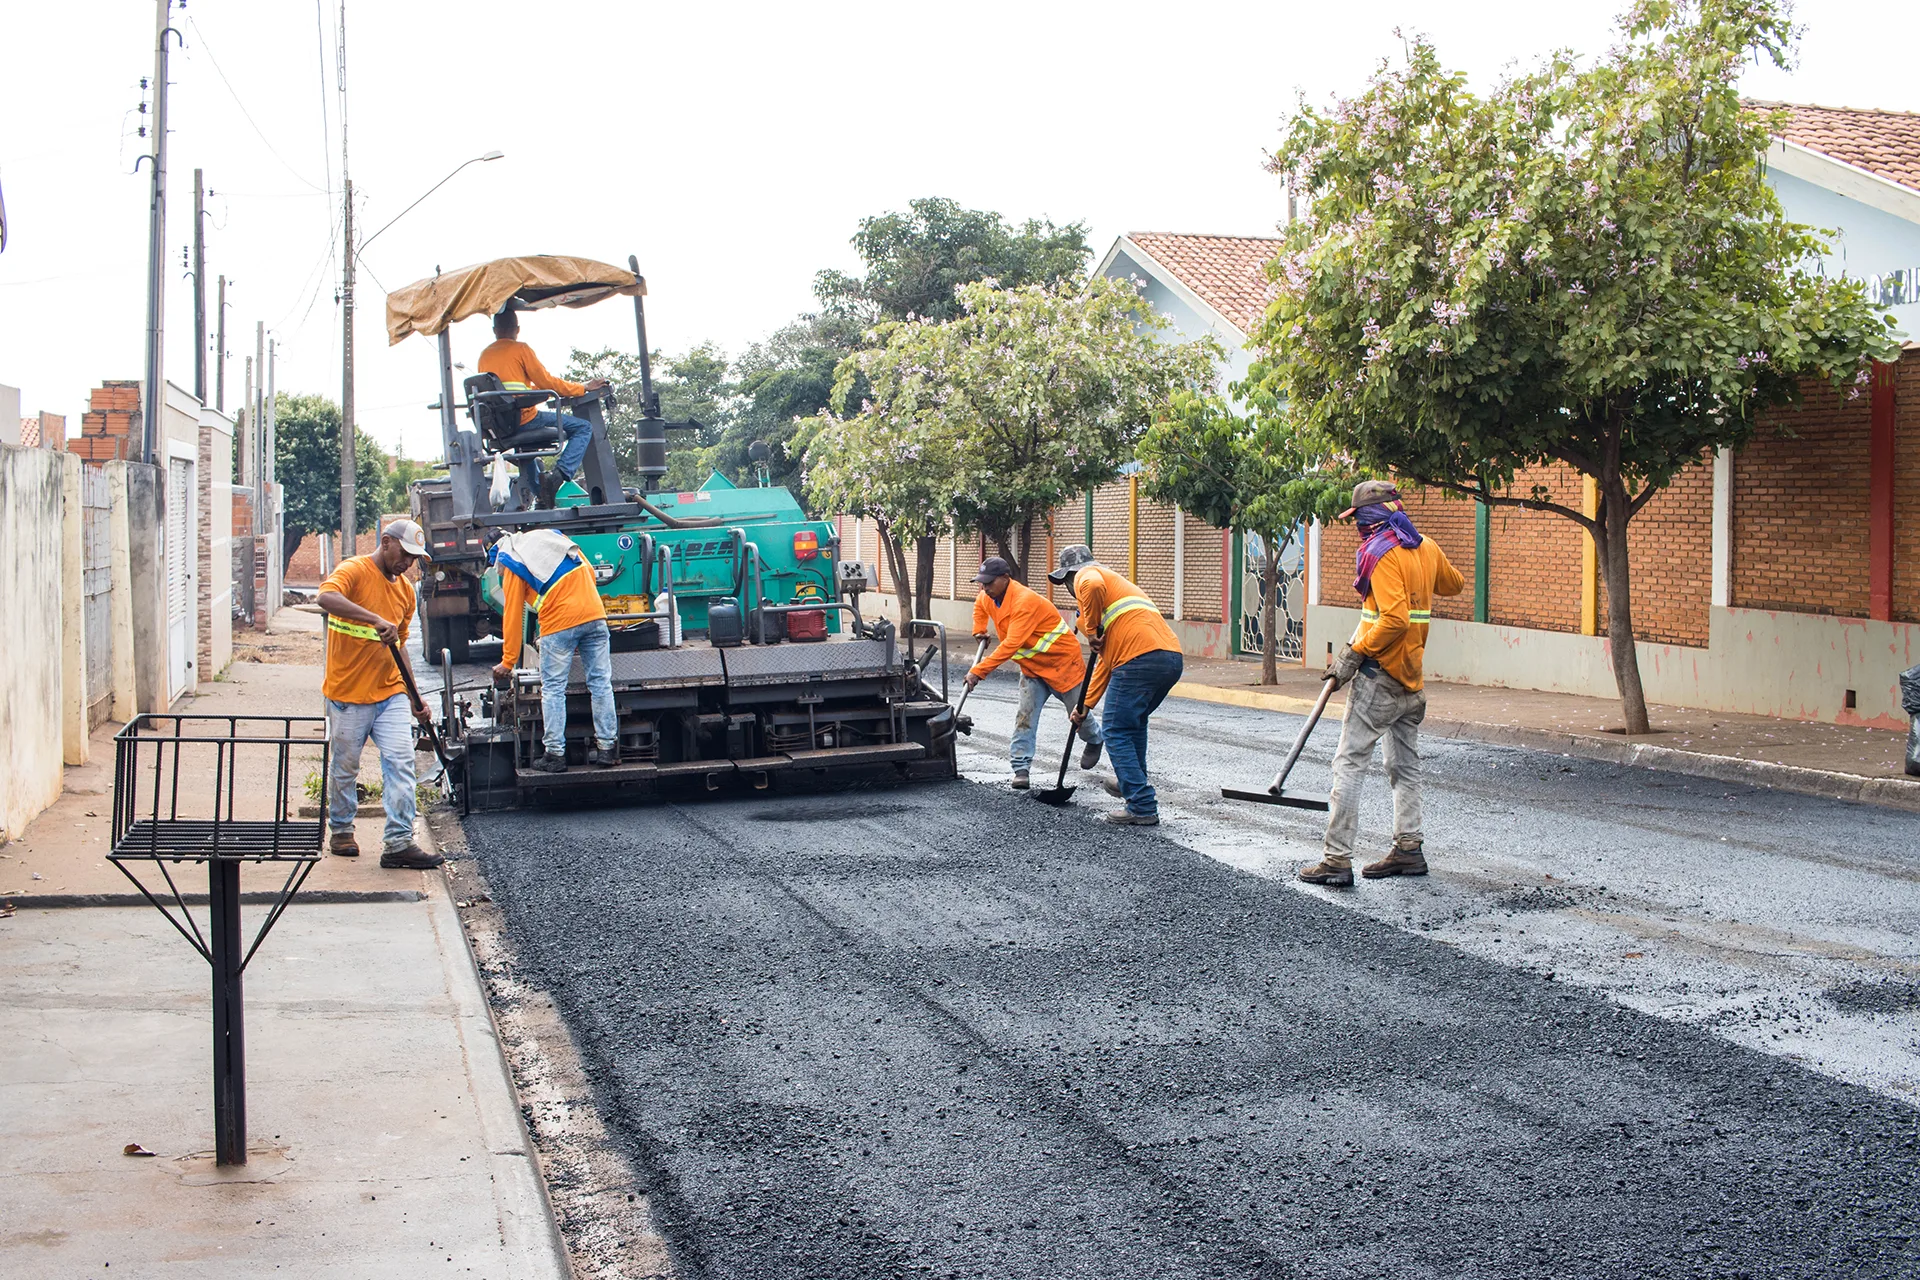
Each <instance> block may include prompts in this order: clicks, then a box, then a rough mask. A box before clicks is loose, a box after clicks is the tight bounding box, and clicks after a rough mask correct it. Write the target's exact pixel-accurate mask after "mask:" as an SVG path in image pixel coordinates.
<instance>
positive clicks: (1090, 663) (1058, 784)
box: [1033, 653, 1100, 809]
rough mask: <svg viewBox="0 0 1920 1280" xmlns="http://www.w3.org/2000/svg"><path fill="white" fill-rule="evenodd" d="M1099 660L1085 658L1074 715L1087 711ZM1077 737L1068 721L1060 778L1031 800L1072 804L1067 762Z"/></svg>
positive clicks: (1095, 656)
mask: <svg viewBox="0 0 1920 1280" xmlns="http://www.w3.org/2000/svg"><path fill="white" fill-rule="evenodd" d="M1099 658H1100V655H1099V654H1098V653H1094V654H1091V655H1089V656H1088V658H1087V675H1086V678H1085V679H1084V680H1082V681H1081V682H1080V696H1079V697H1077V698H1075V699H1074V700H1073V709H1074V712H1075V713H1076V714H1078V713H1079V712H1082V711H1085V710H1086V709H1087V688H1088V686H1090V685H1091V684H1092V683H1093V668H1094V664H1095V663H1096V662H1098V661H1099ZM1040 705H1041V706H1043V707H1044V706H1045V705H1046V703H1045V702H1042V703H1041V704H1040ZM1077 736H1078V735H1077V734H1075V733H1074V731H1073V722H1072V721H1068V722H1067V746H1066V750H1064V751H1062V752H1061V753H1060V776H1059V777H1058V778H1056V779H1054V783H1053V785H1052V786H1051V787H1042V788H1041V789H1040V790H1038V791H1036V792H1034V793H1033V798H1034V799H1035V800H1038V801H1039V802H1040V803H1041V804H1050V805H1052V806H1053V807H1054V808H1056V809H1064V808H1066V807H1067V806H1068V805H1069V804H1072V803H1073V793H1074V791H1075V790H1077V788H1076V787H1069V786H1067V785H1066V781H1067V761H1069V760H1071V759H1073V740H1074V738H1075V737H1077Z"/></svg>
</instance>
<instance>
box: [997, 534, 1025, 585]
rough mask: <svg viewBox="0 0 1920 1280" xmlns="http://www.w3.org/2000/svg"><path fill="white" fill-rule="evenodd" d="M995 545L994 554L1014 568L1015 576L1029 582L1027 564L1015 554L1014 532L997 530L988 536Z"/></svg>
mask: <svg viewBox="0 0 1920 1280" xmlns="http://www.w3.org/2000/svg"><path fill="white" fill-rule="evenodd" d="M987 538H988V539H989V540H990V541H991V542H992V543H993V554H995V555H997V556H999V557H1000V558H1001V559H1002V560H1005V561H1006V562H1007V563H1008V564H1010V565H1012V566H1013V576H1014V577H1015V578H1017V579H1018V580H1019V581H1021V582H1025V581H1026V580H1027V562H1026V561H1025V560H1022V559H1021V558H1020V557H1019V556H1017V555H1015V554H1014V553H1013V530H1011V529H995V530H993V531H992V532H991V533H989V534H987Z"/></svg>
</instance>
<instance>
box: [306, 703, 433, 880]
mask: <svg viewBox="0 0 1920 1280" xmlns="http://www.w3.org/2000/svg"><path fill="white" fill-rule="evenodd" d="M368 738H372V739H373V745H374V746H375V747H376V748H378V749H379V752H380V789H381V799H382V800H383V801H384V802H385V804H386V809H387V829H386V832H385V835H384V841H385V844H386V847H387V848H388V849H404V848H406V847H407V846H408V845H410V844H412V843H413V814H414V795H413V787H414V773H413V710H412V708H411V706H410V705H409V704H408V702H407V695H406V694H404V693H396V694H394V695H393V696H392V697H391V698H388V699H387V700H386V701H385V702H335V701H334V700H333V699H332V698H328V699H327V742H328V745H329V746H330V747H331V748H332V753H333V758H332V762H331V763H330V764H329V765H328V766H327V825H328V826H330V827H331V828H332V829H333V830H335V831H351V830H353V815H354V814H355V813H356V812H358V811H359V808H360V795H359V792H358V791H357V790H356V789H355V785H354V784H355V782H356V781H357V780H358V779H359V777H360V750H361V748H362V747H365V746H366V745H367V739H368Z"/></svg>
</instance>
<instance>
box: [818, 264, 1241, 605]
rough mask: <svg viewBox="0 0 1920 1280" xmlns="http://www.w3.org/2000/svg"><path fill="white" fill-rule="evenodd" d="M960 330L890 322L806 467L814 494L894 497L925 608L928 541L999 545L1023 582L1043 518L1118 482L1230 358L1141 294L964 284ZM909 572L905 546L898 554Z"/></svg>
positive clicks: (1117, 286)
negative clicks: (1188, 338)
mask: <svg viewBox="0 0 1920 1280" xmlns="http://www.w3.org/2000/svg"><path fill="white" fill-rule="evenodd" d="M959 303H960V312H959V314H958V315H957V316H956V317H955V318H954V319H952V320H950V321H947V322H945V323H936V322H933V321H929V320H911V321H893V322H889V323H885V324H882V325H880V326H878V327H877V328H876V329H875V330H874V331H873V339H874V341H875V342H876V344H877V345H876V346H875V347H874V348H873V349H871V350H867V351H861V352H857V353H855V354H854V355H852V356H850V357H848V358H847V359H846V360H844V361H842V362H841V364H840V369H839V372H838V377H837V381H836V384H835V397H836V406H835V407H836V409H837V410H838V411H839V412H840V413H842V414H844V413H846V411H847V406H848V404H849V402H850V401H851V398H852V392H853V387H854V383H855V380H856V379H857V378H859V377H860V376H862V375H864V376H865V377H866V379H867V380H868V384H869V393H868V396H867V398H866V399H864V400H863V401H862V402H861V404H860V405H859V411H858V412H857V413H856V414H854V415H853V416H852V417H851V418H849V419H847V420H846V423H848V424H851V425H844V424H833V425H830V426H827V427H825V428H823V429H822V430H821V432H820V435H819V437H818V439H819V441H820V442H821V443H822V444H825V445H827V446H829V447H828V448H827V449H826V451H825V452H823V453H822V455H821V457H820V458H819V460H818V462H817V463H816V461H815V459H814V458H813V457H812V455H811V454H810V455H809V458H808V477H809V488H810V491H812V492H814V493H815V494H816V497H817V499H819V500H823V501H826V500H830V498H839V497H845V496H854V497H857V496H858V495H859V494H860V493H861V492H866V493H869V494H872V495H875V500H883V501H884V500H886V499H887V498H889V497H890V496H891V495H895V494H901V495H911V496H912V498H913V501H912V502H911V503H908V502H906V501H904V500H901V501H894V502H890V503H889V505H888V516H889V524H890V526H891V528H892V531H893V533H894V534H896V535H899V534H909V535H912V536H915V537H919V538H924V539H926V541H924V542H922V544H921V546H922V550H921V559H922V564H921V565H920V566H919V567H920V568H922V569H923V570H924V571H923V572H922V573H920V575H919V579H918V580H916V584H915V586H916V591H915V595H916V599H915V604H916V606H917V607H918V608H919V609H920V610H924V609H925V608H926V607H927V605H928V603H929V599H930V592H931V588H932V555H931V550H932V543H931V538H930V537H929V535H931V534H937V533H938V532H939V531H940V530H941V529H942V528H944V527H946V525H947V524H948V523H949V522H951V523H953V524H955V525H957V526H958V527H959V528H961V529H967V530H977V531H979V532H980V533H983V534H985V535H986V536H987V537H989V538H991V539H992V540H993V542H994V545H995V547H996V548H997V549H998V551H999V553H1000V554H1001V555H1004V556H1005V557H1006V558H1007V559H1008V560H1009V561H1011V562H1012V563H1013V565H1014V567H1015V571H1016V573H1017V574H1018V575H1019V576H1020V577H1021V578H1022V579H1023V580H1024V578H1025V577H1026V575H1027V571H1028V568H1029V562H1030V558H1031V555H1032V550H1033V529H1034V523H1035V521H1036V520H1038V519H1041V518H1042V517H1044V516H1045V515H1046V514H1047V513H1048V512H1050V511H1052V510H1053V509H1054V508H1055V507H1057V506H1059V505H1060V504H1061V503H1062V502H1064V501H1066V500H1067V499H1068V498H1070V497H1072V496H1073V495H1075V494H1078V493H1081V492H1083V491H1085V490H1087V489H1090V488H1093V487H1094V486H1096V485H1100V484H1104V483H1106V482H1107V481H1109V480H1111V479H1113V477H1114V476H1115V475H1117V474H1118V472H1119V466H1120V463H1121V462H1122V461H1123V460H1125V459H1126V457H1127V456H1128V454H1129V453H1130V451H1131V450H1132V448H1133V445H1134V442H1135V441H1136V440H1137V439H1138V438H1139V436H1140V433H1141V432H1142V431H1144V430H1145V429H1146V427H1147V425H1148V424H1149V423H1150V422H1152V421H1153V420H1154V418H1155V417H1156V416H1158V415H1160V414H1162V413H1164V412H1165V411H1166V409H1167V407H1168V406H1169V405H1170V404H1171V402H1172V399H1173V397H1174V395H1175V394H1176V393H1178V392H1181V391H1188V392H1196V391H1200V390H1203V389H1210V388H1211V387H1212V385H1213V381H1214V361H1215V359H1217V358H1218V356H1219V354H1220V349H1219V347H1218V345H1217V344H1216V343H1214V342H1213V340H1212V339H1210V338H1205V339H1201V340H1200V341H1197V342H1189V343H1171V342H1164V341H1161V340H1160V338H1159V337H1158V336H1157V335H1158V333H1159V332H1160V331H1161V330H1162V329H1164V328H1165V327H1166V325H1167V322H1166V321H1165V320H1164V319H1162V318H1161V317H1159V316H1157V315H1155V314H1154V313H1153V312H1152V311H1151V310H1150V309H1148V308H1146V307H1145V306H1144V305H1143V304H1142V302H1141V299H1140V294H1139V291H1138V289H1137V288H1136V286H1134V285H1133V284H1132V283H1131V282H1129V281H1123V280H1110V279H1106V278H1101V279H1096V280H1092V281H1089V282H1087V284H1086V285H1085V286H1078V285H1074V284H1064V283H1063V284H1058V285H1027V286H1024V287H1022V288H1017V289H1000V288H995V287H993V286H991V285H989V284H986V283H984V282H982V283H976V284H970V285H966V286H964V287H963V288H962V289H961V290H960V294H959ZM889 552H890V554H891V555H893V556H894V557H895V558H896V559H897V560H898V561H899V563H900V566H901V567H902V568H904V555H903V554H902V553H901V551H900V549H899V548H897V547H893V548H890V549H889Z"/></svg>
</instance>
